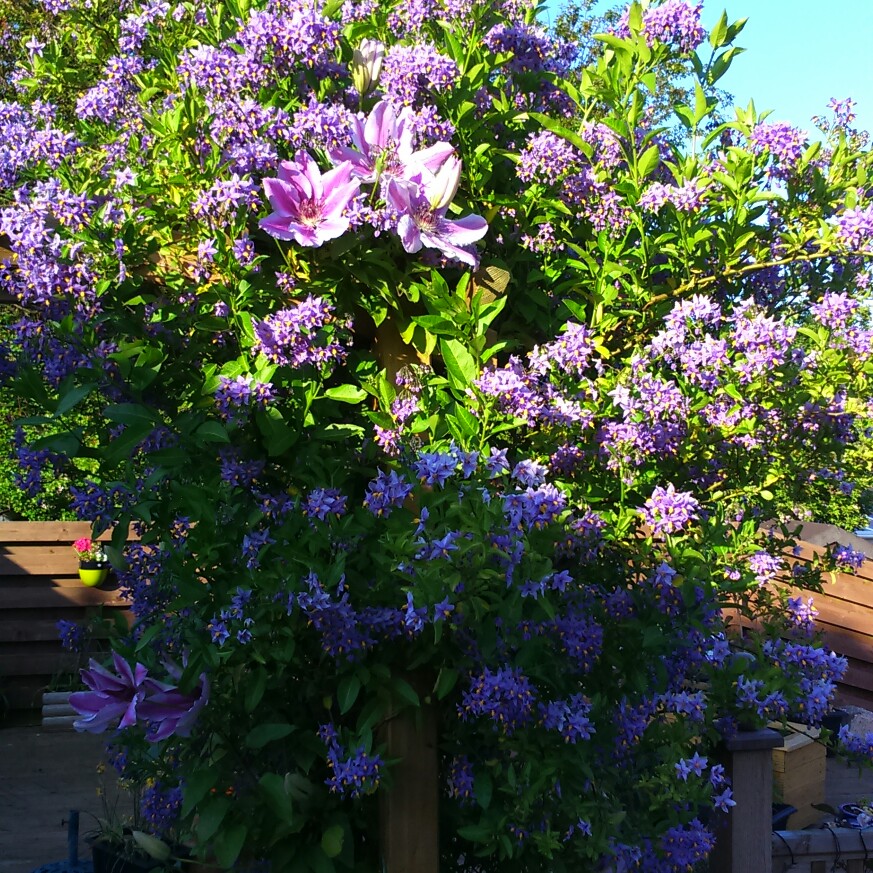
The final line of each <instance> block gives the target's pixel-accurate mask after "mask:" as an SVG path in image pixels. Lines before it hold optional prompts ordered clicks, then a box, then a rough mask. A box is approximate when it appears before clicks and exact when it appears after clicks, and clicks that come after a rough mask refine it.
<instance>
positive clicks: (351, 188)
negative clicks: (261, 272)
mask: <svg viewBox="0 0 873 873" xmlns="http://www.w3.org/2000/svg"><path fill="white" fill-rule="evenodd" d="M351 170H352V165H351V163H349V162H348V161H345V162H343V163H341V164H340V165H339V166H338V167H336V168H335V169H333V170H328V171H327V172H326V173H322V172H321V170H319V169H318V165H317V164H316V163H315V161H314V160H313V159H312V158H311V157H310V156H309V155H308V154H307V153H306V152H298V153H297V156H296V157H295V159H294V160H293V161H282V162H281V164H280V165H279V177H278V178H277V179H264V189H265V190H266V192H267V197H268V199H269V201H270V205H271V206H272V207H273V211H272V212H271V213H270V215H268V216H267V217H266V218H263V219H261V222H260V226H261V227H262V228H263V229H264V230H265V231H266V232H267V233H268V234H270V235H271V236H274V237H276V238H277V239H287V240H294V241H295V242H297V243H299V244H300V245H302V246H320V245H322V244H323V243H325V242H327V240H330V239H336V237H338V236H342V234H344V233H345V232H346V230H348V227H349V218H348V216H347V215H345V214H344V213H345V211H346V208H347V207H348V205H349V201H350V200H351V199H352V197H354V196H355V194H357V193H358V188H359V187H360V184H361V183H360V181H359V180H358V179H352V178H351Z"/></svg>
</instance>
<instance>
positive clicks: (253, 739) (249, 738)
mask: <svg viewBox="0 0 873 873" xmlns="http://www.w3.org/2000/svg"><path fill="white" fill-rule="evenodd" d="M293 730H294V725H290V724H287V723H283V724H259V725H258V726H257V727H254V728H252V729H251V730H250V731H249V732H248V734H247V735H246V738H245V744H246V745H247V746H248V747H249V748H250V749H262V748H263V747H264V746H266V745H267V743H272V742H274V741H275V740H281V739H282V738H283V737H287V736H288V734H290V733H291V732H292V731H293Z"/></svg>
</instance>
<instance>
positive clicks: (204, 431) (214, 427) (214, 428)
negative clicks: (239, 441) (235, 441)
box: [194, 421, 230, 443]
mask: <svg viewBox="0 0 873 873" xmlns="http://www.w3.org/2000/svg"><path fill="white" fill-rule="evenodd" d="M194 436H195V438H196V439H199V440H200V441H201V442H204V443H229V442H230V437H229V436H228V433H227V428H226V427H225V426H224V425H223V424H221V422H218V421H204V422H203V424H201V425H200V427H198V428H197V430H195V431H194Z"/></svg>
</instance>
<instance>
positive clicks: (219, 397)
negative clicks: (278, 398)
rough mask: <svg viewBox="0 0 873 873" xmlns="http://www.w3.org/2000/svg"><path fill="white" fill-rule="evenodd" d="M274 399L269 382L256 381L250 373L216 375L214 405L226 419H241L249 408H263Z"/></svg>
mask: <svg viewBox="0 0 873 873" xmlns="http://www.w3.org/2000/svg"><path fill="white" fill-rule="evenodd" d="M273 399H274V393H273V385H272V383H271V382H258V381H257V380H255V379H253V378H252V377H251V376H250V375H245V376H237V377H236V378H234V379H231V378H230V377H229V376H219V377H218V388H216V389H215V405H216V407H217V408H218V414H219V415H220V416H221V417H222V418H223V419H225V420H226V421H241V420H244V419H245V418H246V417H247V416H246V414H245V413H247V412H248V411H249V410H252V409H264V408H265V407H266V406H267V404H269V403H270V402H271V401H272V400H273Z"/></svg>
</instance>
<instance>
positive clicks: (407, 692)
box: [391, 676, 421, 706]
mask: <svg viewBox="0 0 873 873" xmlns="http://www.w3.org/2000/svg"><path fill="white" fill-rule="evenodd" d="M391 686H392V687H393V688H394V693H395V694H396V695H397V696H398V697H399V698H400V699H401V700H403V701H404V702H405V703H408V704H409V705H410V706H420V705H421V703H420V701H419V699H418V695H417V694H416V693H415V689H414V688H413V687H412V686H411V685H410V684H409V683H408V682H407V681H406V680H405V679H401V678H400V677H399V676H395V677H394V679H392V680H391Z"/></svg>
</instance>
